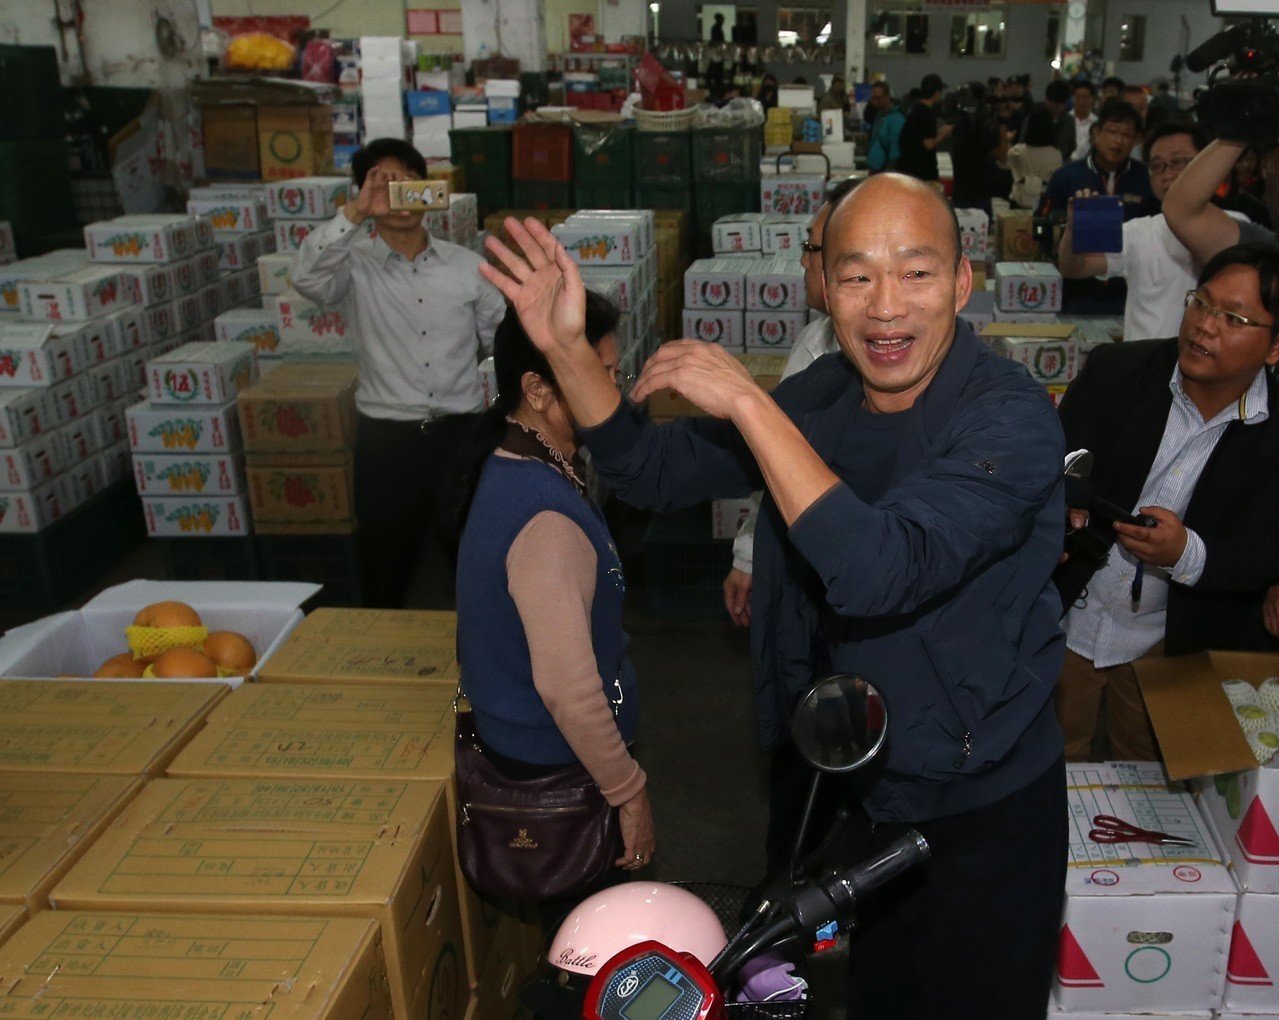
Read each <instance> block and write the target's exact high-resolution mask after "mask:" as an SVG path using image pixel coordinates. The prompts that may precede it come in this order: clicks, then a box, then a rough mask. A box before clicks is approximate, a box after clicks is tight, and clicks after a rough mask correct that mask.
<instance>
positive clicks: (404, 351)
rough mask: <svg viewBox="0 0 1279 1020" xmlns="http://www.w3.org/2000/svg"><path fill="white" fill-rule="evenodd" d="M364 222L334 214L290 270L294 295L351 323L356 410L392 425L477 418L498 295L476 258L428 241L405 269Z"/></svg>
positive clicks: (500, 305) (502, 305)
mask: <svg viewBox="0 0 1279 1020" xmlns="http://www.w3.org/2000/svg"><path fill="white" fill-rule="evenodd" d="M371 223H372V221H371V220H367V221H365V224H371ZM365 224H361V225H360V226H358V227H357V226H355V225H354V224H352V223H351V221H350V220H348V219H347V218H346V215H345V214H344V213H341V212H339V213H338V214H337V215H336V216H334V217H333V219H332V220H330V221H329V222H328V223H326V224H324V226H322V227H319V228H318V229H316V230H314V231H312V232H311V233H310V234H309V235H308V236H307V238H306V240H305V241H303V242H302V248H301V249H300V250H299V251H298V253H297V256H296V257H295V258H294V260H293V267H292V270H291V275H292V280H293V286H294V287H295V288H296V289H297V290H298V291H299V292H300V293H302V294H303V295H305V296H306V297H308V298H310V299H311V300H312V301H317V302H319V303H320V304H322V305H325V306H328V307H333V306H340V307H341V308H342V311H343V314H344V315H346V317H347V319H348V321H349V322H350V323H351V326H352V332H353V334H354V338H355V339H354V345H355V357H356V360H357V361H358V362H359V366H360V379H359V384H358V385H357V387H356V391H355V404H356V407H358V408H359V410H360V413H361V414H365V415H368V416H370V417H372V418H390V419H395V420H398V421H415V420H427V419H430V418H435V417H439V416H440V415H444V414H455V413H458V412H469V411H477V410H479V409H480V407H481V406H482V405H483V397H482V394H481V390H480V375H479V363H480V361H481V359H482V358H483V357H484V356H485V355H486V354H488V353H489V352H490V351H491V350H492V348H493V333H494V331H495V330H496V329H497V325H498V323H499V322H501V321H502V317H503V316H504V315H505V314H506V301H505V299H504V298H503V297H502V294H501V292H500V291H499V290H498V289H497V288H496V287H494V286H493V285H492V284H491V283H489V282H488V281H487V280H485V279H484V278H483V277H481V276H480V274H479V267H480V263H481V262H482V261H483V260H482V259H481V258H480V256H479V255H477V254H475V252H473V251H471V250H469V249H467V248H463V247H461V246H459V245H456V244H452V243H450V242H448V241H442V240H440V239H439V238H436V237H432V238H428V243H427V246H426V249H425V250H424V251H423V252H421V254H419V255H418V256H417V258H415V259H413V260H412V261H410V260H409V259H406V258H405V257H404V256H403V255H400V254H399V253H398V252H394V251H392V250H391V248H390V247H389V246H388V245H387V243H386V242H385V241H383V240H382V239H381V238H380V237H371V236H370V227H369V226H367V225H365Z"/></svg>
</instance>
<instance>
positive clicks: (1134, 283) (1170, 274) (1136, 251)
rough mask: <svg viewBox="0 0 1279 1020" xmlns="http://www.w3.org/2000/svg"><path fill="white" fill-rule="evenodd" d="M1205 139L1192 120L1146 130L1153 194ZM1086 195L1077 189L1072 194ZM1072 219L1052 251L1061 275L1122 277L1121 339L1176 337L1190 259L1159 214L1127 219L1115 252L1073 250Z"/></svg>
mask: <svg viewBox="0 0 1279 1020" xmlns="http://www.w3.org/2000/svg"><path fill="white" fill-rule="evenodd" d="M1207 144H1208V140H1207V138H1206V137H1205V135H1204V133H1203V130H1202V129H1201V128H1200V127H1199V126H1198V125H1195V124H1190V123H1186V122H1172V121H1166V122H1165V123H1163V124H1160V125H1159V126H1158V127H1156V128H1155V129H1154V130H1153V131H1151V133H1150V135H1149V137H1148V138H1147V140H1146V149H1145V155H1146V163H1147V164H1148V165H1149V167H1150V188H1151V190H1152V191H1153V192H1154V193H1155V198H1157V199H1158V200H1159V201H1160V202H1162V201H1163V199H1164V196H1165V195H1166V194H1168V189H1169V188H1170V187H1172V184H1173V182H1174V181H1175V180H1176V179H1177V177H1178V176H1179V175H1180V174H1181V173H1182V172H1183V171H1184V170H1185V169H1186V167H1187V166H1189V165H1190V161H1191V160H1193V159H1194V158H1195V156H1196V155H1198V154H1199V152H1200V150H1201V149H1203V147H1204V146H1205V145H1207ZM1091 194H1093V193H1092V192H1088V191H1083V192H1080V193H1079V194H1077V195H1076V196H1075V197H1076V198H1083V197H1086V196H1088V195H1091ZM1072 205H1073V203H1072ZM1230 215H1239V214H1230ZM1240 218H1241V219H1242V216H1240ZM1072 221H1073V211H1072V215H1068V216H1067V217H1066V228H1065V230H1064V232H1063V233H1062V236H1061V247H1060V249H1059V250H1058V253H1057V266H1058V268H1059V269H1060V270H1061V274H1062V276H1065V277H1067V278H1068V279H1081V278H1083V277H1089V276H1100V277H1104V278H1109V277H1116V276H1121V277H1124V278H1125V279H1126V280H1127V281H1128V296H1127V298H1126V299H1125V301H1124V339H1125V340H1150V339H1154V338H1157V337H1170V336H1176V335H1177V331H1178V330H1179V329H1180V328H1181V318H1182V312H1183V311H1184V310H1185V294H1186V291H1188V290H1189V289H1190V288H1191V287H1193V286H1194V284H1195V275H1196V273H1195V263H1194V258H1193V256H1192V255H1191V253H1190V252H1189V251H1188V250H1187V249H1186V247H1185V245H1183V244H1182V243H1181V242H1180V241H1178V240H1177V238H1176V236H1175V235H1174V234H1173V232H1172V230H1171V228H1170V227H1169V226H1168V222H1167V220H1165V219H1164V215H1163V213H1158V214H1156V215H1154V216H1138V217H1136V218H1135V219H1131V220H1128V221H1127V222H1126V223H1125V224H1124V242H1123V250H1122V251H1118V252H1076V251H1075V250H1074V232H1073V229H1072Z"/></svg>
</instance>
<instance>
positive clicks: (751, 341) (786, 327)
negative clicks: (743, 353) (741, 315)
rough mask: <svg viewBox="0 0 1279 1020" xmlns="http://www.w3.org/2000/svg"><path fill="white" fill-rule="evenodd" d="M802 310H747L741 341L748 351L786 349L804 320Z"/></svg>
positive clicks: (797, 335) (799, 330)
mask: <svg viewBox="0 0 1279 1020" xmlns="http://www.w3.org/2000/svg"><path fill="white" fill-rule="evenodd" d="M806 318H807V317H806V315H805V314H804V313H803V312H749V311H748V312H747V313H746V324H745V332H744V333H743V341H744V346H745V348H746V350H748V351H776V350H781V351H788V350H789V349H790V348H791V347H794V346H795V341H797V340H798V339H799V334H800V332H801V331H802V330H803V328H804V325H805V320H806Z"/></svg>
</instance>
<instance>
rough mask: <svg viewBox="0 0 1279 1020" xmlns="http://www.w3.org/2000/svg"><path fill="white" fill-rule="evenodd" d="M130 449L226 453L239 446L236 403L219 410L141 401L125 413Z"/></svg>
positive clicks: (148, 451)
mask: <svg viewBox="0 0 1279 1020" xmlns="http://www.w3.org/2000/svg"><path fill="white" fill-rule="evenodd" d="M125 418H126V422H127V425H128V437H129V448H130V449H132V450H133V451H135V452H137V453H178V452H185V453H223V452H226V451H229V450H235V449H237V448H238V447H239V445H240V421H239V418H238V417H237V416H236V403H235V401H234V400H232V401H229V402H228V403H225V404H222V405H221V406H217V407H200V406H196V407H173V406H170V405H163V404H153V403H151V402H150V401H146V400H144V401H142V403H140V404H134V405H132V406H131V407H130V408H129V409H128V410H127V411H126V412H125Z"/></svg>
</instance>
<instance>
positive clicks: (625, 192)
mask: <svg viewBox="0 0 1279 1020" xmlns="http://www.w3.org/2000/svg"><path fill="white" fill-rule="evenodd" d="M573 198H574V205H576V206H577V208H579V209H634V208H635V195H634V192H633V191H632V190H631V185H630V182H629V181H626V182H623V183H620V184H578V185H576V186H575V187H574V188H573Z"/></svg>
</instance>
